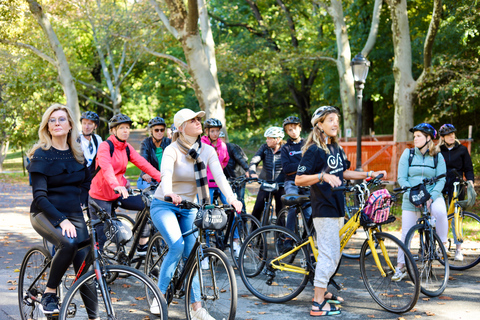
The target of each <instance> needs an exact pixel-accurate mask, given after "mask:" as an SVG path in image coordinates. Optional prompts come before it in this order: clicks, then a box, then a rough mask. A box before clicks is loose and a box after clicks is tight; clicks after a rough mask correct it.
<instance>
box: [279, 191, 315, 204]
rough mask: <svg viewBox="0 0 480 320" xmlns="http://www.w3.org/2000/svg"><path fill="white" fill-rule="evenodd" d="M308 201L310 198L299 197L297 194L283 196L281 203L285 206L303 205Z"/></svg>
mask: <svg viewBox="0 0 480 320" xmlns="http://www.w3.org/2000/svg"><path fill="white" fill-rule="evenodd" d="M308 201H310V196H305V195H299V194H285V195H283V196H282V202H283V204H284V205H286V206H293V205H298V204H303V203H305V202H308Z"/></svg>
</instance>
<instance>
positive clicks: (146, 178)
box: [142, 173, 152, 183]
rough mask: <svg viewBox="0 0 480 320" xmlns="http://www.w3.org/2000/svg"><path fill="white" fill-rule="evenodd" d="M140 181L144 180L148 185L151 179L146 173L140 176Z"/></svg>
mask: <svg viewBox="0 0 480 320" xmlns="http://www.w3.org/2000/svg"><path fill="white" fill-rule="evenodd" d="M142 179H143V180H145V181H146V182H148V183H150V182H152V177H150V175H148V174H147V173H145V174H144V175H143V176H142Z"/></svg>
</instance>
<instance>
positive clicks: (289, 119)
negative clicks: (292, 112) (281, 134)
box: [283, 116, 301, 128]
mask: <svg viewBox="0 0 480 320" xmlns="http://www.w3.org/2000/svg"><path fill="white" fill-rule="evenodd" d="M300 123H301V121H300V118H299V117H295V116H290V117H287V118H285V120H283V128H285V126H286V125H287V124H300Z"/></svg>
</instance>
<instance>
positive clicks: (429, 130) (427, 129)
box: [410, 122, 437, 139]
mask: <svg viewBox="0 0 480 320" xmlns="http://www.w3.org/2000/svg"><path fill="white" fill-rule="evenodd" d="M415 131H420V132H423V133H425V134H428V135H429V136H431V137H432V139H435V138H436V137H437V130H435V128H434V127H432V125H431V124H428V123H425V122H422V123H420V124H417V125H416V126H415V127H413V128H411V129H410V132H412V133H413V132H415Z"/></svg>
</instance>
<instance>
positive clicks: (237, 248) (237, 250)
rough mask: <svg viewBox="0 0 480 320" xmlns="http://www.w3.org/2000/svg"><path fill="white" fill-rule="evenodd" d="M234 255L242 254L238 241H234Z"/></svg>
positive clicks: (236, 256)
mask: <svg viewBox="0 0 480 320" xmlns="http://www.w3.org/2000/svg"><path fill="white" fill-rule="evenodd" d="M232 246H233V255H234V256H235V258H238V256H240V249H241V247H240V245H239V244H238V242H235V241H233V245H232Z"/></svg>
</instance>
